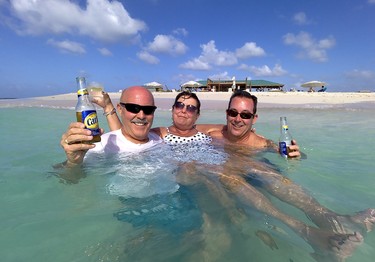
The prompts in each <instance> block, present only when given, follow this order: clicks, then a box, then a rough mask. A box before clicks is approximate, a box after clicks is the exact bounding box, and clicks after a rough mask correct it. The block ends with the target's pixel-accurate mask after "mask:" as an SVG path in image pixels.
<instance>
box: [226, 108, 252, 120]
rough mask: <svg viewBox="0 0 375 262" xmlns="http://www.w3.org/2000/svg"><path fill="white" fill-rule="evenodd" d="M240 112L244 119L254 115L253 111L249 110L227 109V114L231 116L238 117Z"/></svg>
mask: <svg viewBox="0 0 375 262" xmlns="http://www.w3.org/2000/svg"><path fill="white" fill-rule="evenodd" d="M238 114H240V117H241V118H242V119H251V118H253V117H254V114H252V113H248V112H241V113H238V112H237V110H236V109H227V115H228V116H230V117H236V116H238Z"/></svg>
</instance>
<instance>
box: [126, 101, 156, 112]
mask: <svg viewBox="0 0 375 262" xmlns="http://www.w3.org/2000/svg"><path fill="white" fill-rule="evenodd" d="M120 105H121V106H122V107H125V109H126V110H127V111H129V112H130V113H133V114H138V113H139V112H140V111H141V110H142V111H143V113H144V114H145V115H152V114H153V113H154V112H155V110H156V108H157V107H156V106H141V105H138V104H131V103H123V102H120Z"/></svg>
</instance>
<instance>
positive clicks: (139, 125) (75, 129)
mask: <svg viewBox="0 0 375 262" xmlns="http://www.w3.org/2000/svg"><path fill="white" fill-rule="evenodd" d="M120 101H121V102H124V103H133V104H139V105H144V106H153V105H155V103H154V97H153V95H152V94H151V92H149V91H148V90H147V89H145V88H143V87H139V86H134V87H130V88H128V89H125V90H124V91H123V92H122V94H121V98H120ZM111 104H112V103H111ZM117 111H118V112H119V114H120V117H121V120H122V123H123V125H122V126H121V132H122V134H123V135H124V136H125V137H126V138H127V139H128V140H130V141H132V142H133V143H137V144H143V143H146V142H148V133H149V131H150V129H151V126H152V123H153V120H154V114H152V115H145V114H144V113H143V111H142V110H141V111H140V112H139V113H137V114H134V113H131V112H128V111H127V110H126V109H125V108H123V107H122V106H121V105H120V104H118V105H117ZM84 127H85V126H84V124H83V123H79V122H74V123H71V124H70V125H69V128H68V130H67V131H66V132H65V133H64V134H63V135H62V137H61V141H60V145H61V146H62V148H63V149H64V151H65V154H66V157H67V161H66V165H67V166H76V165H79V164H81V163H82V161H83V158H84V156H85V154H86V152H87V151H88V150H89V149H91V148H94V147H95V144H87V143H82V142H87V141H90V140H92V135H91V131H90V130H87V129H85V128H84Z"/></svg>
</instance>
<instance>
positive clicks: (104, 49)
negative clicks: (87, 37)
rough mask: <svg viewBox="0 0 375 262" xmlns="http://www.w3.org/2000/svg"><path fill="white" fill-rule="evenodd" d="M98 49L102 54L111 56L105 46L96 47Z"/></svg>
mask: <svg viewBox="0 0 375 262" xmlns="http://www.w3.org/2000/svg"><path fill="white" fill-rule="evenodd" d="M98 51H99V52H100V53H101V54H102V55H103V56H112V52H111V51H109V50H108V49H107V48H104V47H103V48H98Z"/></svg>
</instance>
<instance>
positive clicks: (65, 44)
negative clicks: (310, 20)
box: [47, 39, 86, 54]
mask: <svg viewBox="0 0 375 262" xmlns="http://www.w3.org/2000/svg"><path fill="white" fill-rule="evenodd" d="M47 44H49V45H52V46H55V47H57V48H58V49H60V51H62V52H68V53H77V54H84V53H86V50H85V48H84V46H83V45H82V44H80V43H77V42H73V41H69V40H64V41H55V40H53V39H49V40H48V41H47Z"/></svg>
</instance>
